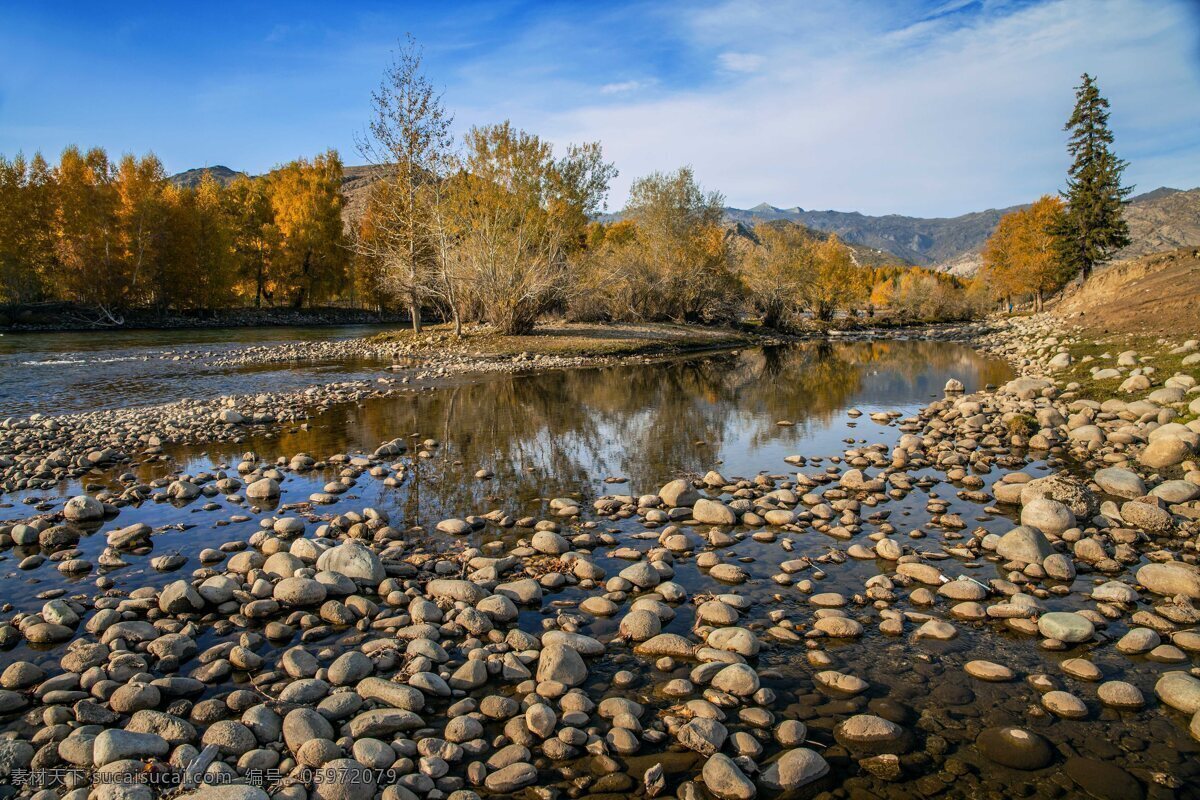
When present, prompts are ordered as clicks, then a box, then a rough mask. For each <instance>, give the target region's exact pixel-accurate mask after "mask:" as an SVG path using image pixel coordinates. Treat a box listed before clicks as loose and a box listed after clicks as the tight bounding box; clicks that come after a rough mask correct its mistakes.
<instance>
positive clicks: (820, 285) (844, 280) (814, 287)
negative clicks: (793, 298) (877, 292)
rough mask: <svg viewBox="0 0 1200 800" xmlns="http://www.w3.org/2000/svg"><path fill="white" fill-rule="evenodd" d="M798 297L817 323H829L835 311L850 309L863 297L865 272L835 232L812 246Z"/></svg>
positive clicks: (864, 297) (865, 295)
mask: <svg viewBox="0 0 1200 800" xmlns="http://www.w3.org/2000/svg"><path fill="white" fill-rule="evenodd" d="M800 296H801V298H802V299H803V301H804V304H805V305H806V306H807V307H808V309H809V310H810V311H812V313H813V316H814V317H816V318H817V319H818V320H820V321H821V322H829V321H830V320H832V319H833V317H834V315H835V314H836V313H837V312H838V311H842V310H846V309H851V308H854V307H855V306H857V305H858V304H859V303H861V302H862V301H863V300H865V299H866V298H867V281H866V273H865V271H864V270H862V269H861V268H860V267H859V266H858V265H857V264H855V263H854V258H853V256H852V255H851V253H850V248H848V247H847V246H846V245H844V244H843V243H842V241H841V240H840V239H839V238H838V237H837V235H835V234H830V235H829V237H828V238H827V239H825V241H823V242H821V243H820V244H818V245H817V246H816V248H815V251H814V253H813V259H812V268H811V270H810V271H809V274H808V276H807V279H806V280H805V281H804V283H803V286H802V288H801V290H800Z"/></svg>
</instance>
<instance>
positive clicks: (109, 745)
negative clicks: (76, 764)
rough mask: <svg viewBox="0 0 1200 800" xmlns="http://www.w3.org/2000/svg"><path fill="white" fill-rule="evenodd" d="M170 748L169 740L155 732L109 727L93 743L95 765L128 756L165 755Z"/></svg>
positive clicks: (98, 765)
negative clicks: (136, 731)
mask: <svg viewBox="0 0 1200 800" xmlns="http://www.w3.org/2000/svg"><path fill="white" fill-rule="evenodd" d="M170 748H171V746H170V745H169V744H168V743H167V740H166V739H164V738H163V737H161V736H159V735H158V734H155V733H131V732H130V731H123V730H120V729H119V728H109V729H107V730H104V731H101V732H100V733H99V734H97V735H96V739H95V741H94V742H93V743H92V760H93V763H94V764H95V766H97V767H103V766H104V765H105V764H111V763H112V762H114V761H121V760H123V759H126V758H149V757H152V756H165V755H166V754H167V751H168V750H170Z"/></svg>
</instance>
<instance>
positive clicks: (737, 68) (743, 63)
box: [717, 53, 763, 72]
mask: <svg viewBox="0 0 1200 800" xmlns="http://www.w3.org/2000/svg"><path fill="white" fill-rule="evenodd" d="M717 61H718V62H719V63H720V64H721V67H722V68H723V69H726V70H728V71H729V72H758V71H759V70H760V69H762V65H763V57H762V56H760V55H758V54H756V53H721V54H720V55H719V56H717Z"/></svg>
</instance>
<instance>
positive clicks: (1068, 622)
mask: <svg viewBox="0 0 1200 800" xmlns="http://www.w3.org/2000/svg"><path fill="white" fill-rule="evenodd" d="M1038 632H1039V633H1041V634H1042V636H1045V637H1046V638H1047V639H1058V640H1059V641H1060V642H1067V643H1068V644H1076V643H1078V642H1086V641H1088V640H1089V639H1091V638H1092V636H1093V635H1094V634H1095V632H1096V627H1095V626H1094V625H1093V624H1092V621H1091V620H1089V619H1088V618H1087V617H1085V616H1083V615H1082V614H1075V613H1073V612H1070V611H1051V612H1050V613H1048V614H1042V615H1041V616H1040V617H1038Z"/></svg>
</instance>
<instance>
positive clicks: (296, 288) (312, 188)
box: [266, 150, 349, 308]
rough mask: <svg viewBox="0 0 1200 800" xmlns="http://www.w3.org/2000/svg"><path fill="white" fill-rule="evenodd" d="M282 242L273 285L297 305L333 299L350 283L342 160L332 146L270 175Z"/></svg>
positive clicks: (270, 192)
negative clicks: (343, 209)
mask: <svg viewBox="0 0 1200 800" xmlns="http://www.w3.org/2000/svg"><path fill="white" fill-rule="evenodd" d="M266 180H267V197H268V198H269V200H270V204H271V211H272V214H273V216H274V225H275V227H276V229H277V230H278V234H279V247H278V251H277V253H276V254H275V257H274V259H272V264H271V268H272V269H271V273H270V280H269V283H270V286H271V291H272V292H279V293H281V294H282V295H283V296H284V297H286V298H287V299H288V302H289V304H290V305H291V306H292V307H294V308H303V307H304V306H306V305H311V304H312V303H314V302H323V301H328V300H330V299H332V298H333V297H334V296H335V295H336V294H337V292H338V291H340V290H341V288H342V287H343V285H344V284H345V282H346V266H347V263H348V260H349V250H348V249H347V243H346V239H345V233H344V232H343V229H342V195H341V186H342V161H341V159H340V158H339V157H338V154H337V152H336V151H333V150H329V151H326V152H325V153H323V154H321V155H319V156H317V157H316V158H314V159H312V160H311V161H309V160H307V159H298V160H296V161H292V162H290V163H288V164H286V165H284V166H282V167H280V168H279V169H277V170H275V171H274V172H272V173H271V174H270V175H269V176H267V179H266Z"/></svg>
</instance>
